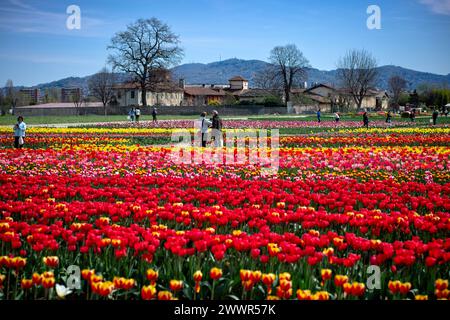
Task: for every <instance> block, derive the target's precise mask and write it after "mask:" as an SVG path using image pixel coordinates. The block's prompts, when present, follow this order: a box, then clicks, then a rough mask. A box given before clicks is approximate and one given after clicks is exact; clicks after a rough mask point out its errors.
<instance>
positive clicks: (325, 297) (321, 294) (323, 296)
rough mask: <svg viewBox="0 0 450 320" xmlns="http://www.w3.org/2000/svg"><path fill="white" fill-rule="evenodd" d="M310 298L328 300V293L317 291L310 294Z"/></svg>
mask: <svg viewBox="0 0 450 320" xmlns="http://www.w3.org/2000/svg"><path fill="white" fill-rule="evenodd" d="M312 300H321V301H326V300H330V294H329V293H328V292H327V291H319V292H316V293H315V294H314V295H313V296H312Z"/></svg>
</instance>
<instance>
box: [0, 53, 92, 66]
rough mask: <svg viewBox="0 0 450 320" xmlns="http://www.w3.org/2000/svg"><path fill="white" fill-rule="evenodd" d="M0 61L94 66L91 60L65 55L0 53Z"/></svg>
mask: <svg viewBox="0 0 450 320" xmlns="http://www.w3.org/2000/svg"><path fill="white" fill-rule="evenodd" d="M0 59H2V60H9V61H16V62H17V61H20V62H31V63H39V64H41V63H42V64H62V65H67V64H76V65H95V64H96V63H95V61H93V60H92V59H84V58H80V57H74V56H65V55H39V54H31V53H30V54H26V55H25V54H21V53H19V52H16V53H14V54H5V53H0Z"/></svg>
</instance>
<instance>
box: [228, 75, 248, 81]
mask: <svg viewBox="0 0 450 320" xmlns="http://www.w3.org/2000/svg"><path fill="white" fill-rule="evenodd" d="M228 81H248V80H247V79H244V78H242V77H241V76H236V77H233V78H231V79H230V80H228Z"/></svg>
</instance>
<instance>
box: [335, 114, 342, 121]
mask: <svg viewBox="0 0 450 320" xmlns="http://www.w3.org/2000/svg"><path fill="white" fill-rule="evenodd" d="M340 119H341V117H340V116H339V113H338V112H336V113H335V114H334V120H335V121H336V122H339V120H340Z"/></svg>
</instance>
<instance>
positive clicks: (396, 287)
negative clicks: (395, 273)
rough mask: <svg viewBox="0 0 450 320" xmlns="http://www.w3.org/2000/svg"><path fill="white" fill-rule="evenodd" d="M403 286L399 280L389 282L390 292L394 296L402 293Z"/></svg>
mask: <svg viewBox="0 0 450 320" xmlns="http://www.w3.org/2000/svg"><path fill="white" fill-rule="evenodd" d="M401 284H402V283H401V282H400V281H399V280H395V281H389V282H388V288H389V291H391V293H392V294H396V293H398V292H400V285H401Z"/></svg>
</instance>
